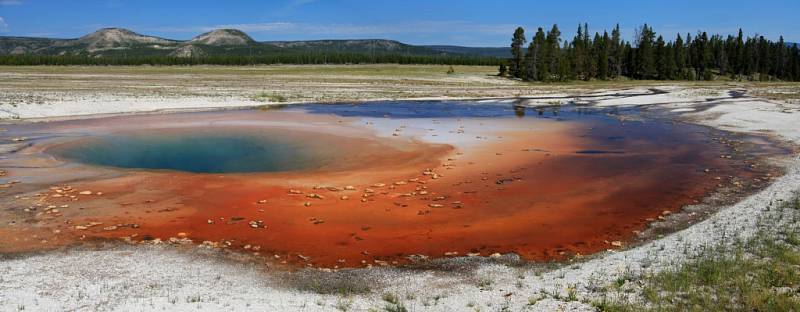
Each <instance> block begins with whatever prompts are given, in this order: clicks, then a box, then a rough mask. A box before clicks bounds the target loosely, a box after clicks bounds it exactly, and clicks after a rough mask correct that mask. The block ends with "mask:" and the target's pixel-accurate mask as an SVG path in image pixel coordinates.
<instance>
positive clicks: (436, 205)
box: [428, 204, 444, 208]
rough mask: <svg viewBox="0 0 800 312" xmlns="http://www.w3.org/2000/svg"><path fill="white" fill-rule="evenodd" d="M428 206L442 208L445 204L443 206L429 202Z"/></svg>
mask: <svg viewBox="0 0 800 312" xmlns="http://www.w3.org/2000/svg"><path fill="white" fill-rule="evenodd" d="M428 207H431V208H442V207H444V206H442V205H441V204H428Z"/></svg>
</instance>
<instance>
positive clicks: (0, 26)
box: [0, 17, 8, 32]
mask: <svg viewBox="0 0 800 312" xmlns="http://www.w3.org/2000/svg"><path fill="white" fill-rule="evenodd" d="M0 32H8V23H6V20H5V19H3V17H0Z"/></svg>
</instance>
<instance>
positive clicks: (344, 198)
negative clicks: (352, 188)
mask: <svg viewBox="0 0 800 312" xmlns="http://www.w3.org/2000/svg"><path fill="white" fill-rule="evenodd" d="M339 199H341V200H348V199H350V197H349V196H347V195H344V196H342V197H339Z"/></svg>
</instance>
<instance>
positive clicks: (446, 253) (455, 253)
mask: <svg viewBox="0 0 800 312" xmlns="http://www.w3.org/2000/svg"><path fill="white" fill-rule="evenodd" d="M444 256H445V257H455V256H458V251H448V252H445V253H444Z"/></svg>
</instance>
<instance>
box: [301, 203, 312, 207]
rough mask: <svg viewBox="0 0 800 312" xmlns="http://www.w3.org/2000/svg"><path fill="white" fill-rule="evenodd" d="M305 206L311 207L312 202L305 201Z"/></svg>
mask: <svg viewBox="0 0 800 312" xmlns="http://www.w3.org/2000/svg"><path fill="white" fill-rule="evenodd" d="M303 206H306V207H311V202H305V203H303Z"/></svg>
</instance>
